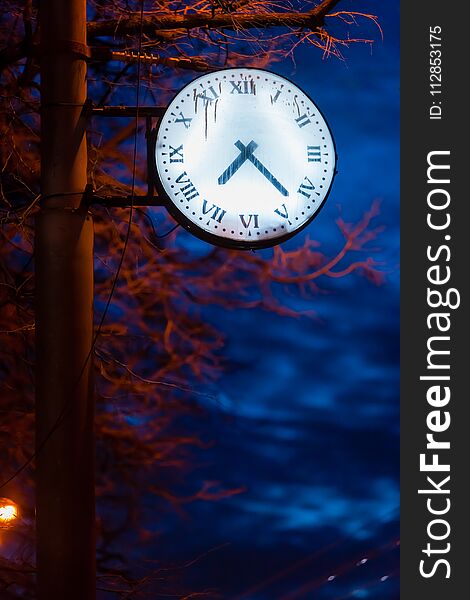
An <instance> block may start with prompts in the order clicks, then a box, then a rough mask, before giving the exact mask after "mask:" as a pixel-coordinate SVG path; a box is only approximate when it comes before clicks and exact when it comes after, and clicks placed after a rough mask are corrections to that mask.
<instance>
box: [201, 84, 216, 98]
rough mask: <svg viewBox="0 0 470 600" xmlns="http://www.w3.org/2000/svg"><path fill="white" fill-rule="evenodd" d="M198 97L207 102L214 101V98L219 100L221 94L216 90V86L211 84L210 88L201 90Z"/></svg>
mask: <svg viewBox="0 0 470 600" xmlns="http://www.w3.org/2000/svg"><path fill="white" fill-rule="evenodd" d="M197 97H198V98H201V100H205V101H206V102H212V101H213V100H217V98H218V97H219V94H218V93H217V92H216V91H215V90H214V86H212V85H211V86H210V88H208V89H206V90H203V91H202V92H200V93H199V94H198V95H197Z"/></svg>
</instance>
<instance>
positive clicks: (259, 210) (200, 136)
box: [155, 68, 336, 248]
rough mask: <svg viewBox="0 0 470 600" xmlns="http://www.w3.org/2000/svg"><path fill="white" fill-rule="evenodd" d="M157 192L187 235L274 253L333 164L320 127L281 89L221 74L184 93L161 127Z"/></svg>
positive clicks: (305, 103)
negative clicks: (274, 248) (163, 198)
mask: <svg viewBox="0 0 470 600" xmlns="http://www.w3.org/2000/svg"><path fill="white" fill-rule="evenodd" d="M155 160H156V170H157V184H158V187H159V188H160V193H162V192H163V195H164V196H165V197H166V200H167V203H168V209H169V211H170V212H171V214H172V215H173V216H174V217H175V218H176V219H177V220H178V221H179V222H180V223H181V224H182V225H183V226H185V227H186V228H187V229H188V230H189V231H191V232H192V233H194V234H195V235H197V236H198V237H200V238H202V239H205V240H206V241H209V242H211V243H214V244H218V245H222V246H228V247H235V248H262V247H268V246H274V245H276V244H278V243H280V242H282V241H284V240H286V239H288V238H289V237H291V236H292V235H294V234H295V233H296V232H298V231H300V230H301V229H302V228H303V227H305V226H306V225H307V224H308V223H309V222H310V221H311V220H312V218H313V217H314V216H315V215H316V213H317V212H318V210H319V208H320V207H321V206H322V204H323V202H324V201H325V199H326V197H327V195H328V192H329V190H330V186H331V183H332V181H333V177H334V174H335V164H336V155H335V147H334V142H333V138H332V135H331V132H330V130H329V128H328V125H327V123H326V121H325V119H324V117H323V116H322V114H321V113H320V111H319V109H318V108H317V106H316V105H315V104H314V103H313V102H312V100H311V99H310V98H309V97H308V96H307V95H306V94H305V93H304V92H302V90H300V89H299V88H298V87H297V86H295V85H293V84H292V83H291V82H290V81H288V80H286V79H284V78H283V77H280V76H279V75H275V74H274V73H270V72H268V71H262V70H259V69H247V68H237V69H226V70H223V71H218V72H214V73H210V74H207V75H203V76H202V77H199V78H198V79H196V80H194V81H193V82H191V83H190V84H189V85H187V86H186V87H184V88H183V89H182V90H181V91H180V92H179V93H178V95H177V96H176V97H175V98H174V99H173V101H172V102H171V104H170V105H169V107H168V109H167V110H166V112H165V115H164V116H163V117H162V119H161V121H160V124H159V128H158V133H157V139H156V145H155Z"/></svg>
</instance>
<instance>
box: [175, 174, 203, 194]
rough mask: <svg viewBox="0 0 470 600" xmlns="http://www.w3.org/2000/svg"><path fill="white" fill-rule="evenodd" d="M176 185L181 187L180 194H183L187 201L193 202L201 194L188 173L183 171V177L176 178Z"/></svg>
mask: <svg viewBox="0 0 470 600" xmlns="http://www.w3.org/2000/svg"><path fill="white" fill-rule="evenodd" d="M176 183H177V184H178V185H179V186H180V192H183V195H184V197H185V198H186V200H192V199H193V198H195V197H196V196H199V192H198V191H197V189H196V188H195V187H194V184H193V183H192V182H191V180H190V179H189V177H188V174H187V173H186V171H183V172H182V173H181V175H179V176H178V177H177V178H176Z"/></svg>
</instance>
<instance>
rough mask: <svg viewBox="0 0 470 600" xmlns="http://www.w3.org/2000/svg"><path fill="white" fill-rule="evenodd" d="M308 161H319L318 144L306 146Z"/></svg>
mask: <svg viewBox="0 0 470 600" xmlns="http://www.w3.org/2000/svg"><path fill="white" fill-rule="evenodd" d="M307 159H308V162H321V152H320V146H307Z"/></svg>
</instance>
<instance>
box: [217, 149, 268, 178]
mask: <svg viewBox="0 0 470 600" xmlns="http://www.w3.org/2000/svg"><path fill="white" fill-rule="evenodd" d="M235 146H236V147H237V148H238V149H239V150H240V154H239V155H238V156H237V158H236V159H235V160H234V161H233V163H232V164H231V165H229V167H227V169H225V171H224V172H223V173H222V175H221V176H220V177H219V179H218V183H219V185H223V184H224V183H227V181H228V180H229V179H230V178H231V177H232V175H234V174H235V173H236V172H237V171H238V169H239V168H240V167H241V166H242V164H243V163H244V162H245V161H246V160H247V159H248V158H249V157H250V155H251V153H252V152H253V151H254V150H256V148H257V147H258V144H256V143H255V142H253V140H252V141H251V142H250V143H249V144H248V146H244V145H243V144H242V143H241V142H240V140H237V141H236V142H235Z"/></svg>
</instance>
